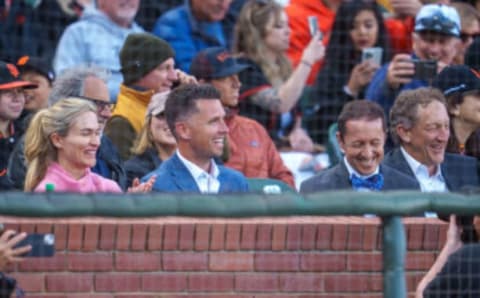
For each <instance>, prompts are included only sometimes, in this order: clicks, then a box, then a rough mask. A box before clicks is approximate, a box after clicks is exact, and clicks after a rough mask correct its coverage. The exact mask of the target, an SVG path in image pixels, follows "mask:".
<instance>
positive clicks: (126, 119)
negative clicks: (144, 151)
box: [105, 33, 196, 160]
mask: <svg viewBox="0 0 480 298" xmlns="http://www.w3.org/2000/svg"><path fill="white" fill-rule="evenodd" d="M174 56H175V52H174V50H173V48H172V47H171V46H170V45H169V44H168V43H167V42H166V41H164V40H163V39H161V38H159V37H156V36H155V35H153V34H149V33H134V34H130V35H129V36H128V37H127V39H126V41H125V43H124V44H123V47H122V49H121V51H120V64H121V67H122V69H121V72H122V75H123V83H122V85H121V86H120V92H119V94H118V99H117V103H116V105H115V108H114V110H113V113H112V117H111V118H110V119H109V121H108V123H107V125H106V127H105V135H107V136H108V137H109V138H110V140H111V141H112V143H113V144H114V145H115V146H116V147H117V149H118V152H119V153H120V157H121V158H122V159H123V160H127V159H129V158H130V157H131V154H132V153H131V149H132V147H133V143H134V140H135V138H136V137H137V135H138V134H139V133H140V130H141V129H142V126H143V124H144V123H145V113H146V111H147V106H148V103H149V102H150V99H151V97H152V95H154V94H155V93H160V92H164V91H169V90H170V89H171V88H172V87H173V86H174V84H176V83H178V82H182V83H185V82H196V80H195V78H193V77H192V76H189V75H187V74H185V73H184V72H182V71H180V70H178V69H175V62H174V60H173V59H174Z"/></svg>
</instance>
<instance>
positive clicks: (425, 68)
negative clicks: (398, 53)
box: [413, 59, 437, 81]
mask: <svg viewBox="0 0 480 298" xmlns="http://www.w3.org/2000/svg"><path fill="white" fill-rule="evenodd" d="M413 64H415V74H414V75H413V77H414V78H415V79H419V80H423V81H431V80H432V79H433V78H434V77H435V76H436V75H437V61H435V60H418V59H415V60H413Z"/></svg>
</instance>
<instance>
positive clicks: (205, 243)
mask: <svg viewBox="0 0 480 298" xmlns="http://www.w3.org/2000/svg"><path fill="white" fill-rule="evenodd" d="M209 247H210V225H209V224H197V225H196V226H195V250H200V251H202V250H208V248H209Z"/></svg>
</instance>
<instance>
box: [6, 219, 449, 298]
mask: <svg viewBox="0 0 480 298" xmlns="http://www.w3.org/2000/svg"><path fill="white" fill-rule="evenodd" d="M0 222H4V223H5V225H6V227H7V228H13V229H17V230H20V231H26V232H39V233H47V232H53V233H55V236H56V250H57V251H56V255H55V257H53V258H37V259H28V260H26V261H25V262H23V263H22V264H20V265H17V266H12V267H11V268H9V269H10V270H9V271H10V272H11V274H12V275H13V276H15V277H16V278H17V279H18V281H19V283H20V285H21V286H22V287H23V288H24V289H25V290H26V291H27V292H28V293H29V295H28V297H42V298H47V297H97V298H100V297H102V298H103V297H105V298H107V297H108V298H111V297H185V298H186V297H189V298H195V297H216V298H220V297H221V298H227V297H228V298H254V297H263V298H267V297H268V298H271V297H272V298H273V297H277V298H282V297H297V298H312V297H325V298H326V297H329V298H337V297H338V298H340V297H342V298H346V297H352V298H353V297H382V294H381V293H382V275H381V270H382V255H381V247H382V243H381V241H382V239H381V231H380V229H379V221H378V220H377V219H367V218H361V217H282V218H254V219H218V218H180V217H162V218H149V219H111V218H71V219H48V218H46V219H45V218H42V219H37V218H35V219H26V218H13V217H0ZM405 225H406V229H407V230H406V234H407V237H408V249H409V251H408V254H407V261H406V270H407V284H408V287H409V290H410V291H411V292H412V291H413V290H414V288H415V286H416V284H417V282H418V280H419V279H420V278H421V276H422V275H423V274H424V272H425V271H426V270H427V269H428V268H429V266H430V265H431V264H432V263H433V261H434V258H435V256H436V253H437V252H438V251H439V249H440V248H441V246H442V243H443V242H444V240H445V233H446V228H447V227H446V225H445V224H443V223H440V222H438V221H436V220H431V219H420V218H417V219H413V218H412V219H405Z"/></svg>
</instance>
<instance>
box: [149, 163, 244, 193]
mask: <svg viewBox="0 0 480 298" xmlns="http://www.w3.org/2000/svg"><path fill="white" fill-rule="evenodd" d="M217 166H218V169H219V171H220V174H219V175H218V180H219V181H220V190H219V193H237V192H247V191H248V182H247V180H246V178H245V177H244V176H243V175H242V174H241V173H240V172H237V171H235V170H232V169H229V168H226V167H224V166H220V165H217ZM152 175H156V176H157V179H156V181H155V184H154V185H153V191H159V192H190V193H199V192H200V189H199V188H198V186H197V183H196V182H195V180H194V179H193V177H192V175H191V174H190V172H189V171H188V169H187V167H186V166H185V165H184V164H183V162H182V161H181V160H180V158H178V155H177V154H174V155H173V156H172V157H170V158H169V159H167V160H166V161H164V162H163V163H162V164H161V165H160V167H159V168H158V169H156V170H155V171H153V172H151V173H149V174H147V175H146V176H144V177H143V178H142V182H145V181H147V180H148V179H149V178H150V177H151V176H152Z"/></svg>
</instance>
